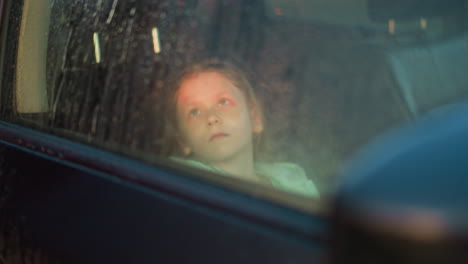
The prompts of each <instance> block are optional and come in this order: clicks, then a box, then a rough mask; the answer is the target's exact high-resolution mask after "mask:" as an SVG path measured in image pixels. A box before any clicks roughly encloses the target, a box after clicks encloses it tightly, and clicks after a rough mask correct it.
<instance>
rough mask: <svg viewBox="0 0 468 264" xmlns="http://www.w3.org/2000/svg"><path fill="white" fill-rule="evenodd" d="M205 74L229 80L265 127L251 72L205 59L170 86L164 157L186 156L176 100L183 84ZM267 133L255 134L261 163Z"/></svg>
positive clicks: (176, 77) (229, 63) (195, 64)
mask: <svg viewBox="0 0 468 264" xmlns="http://www.w3.org/2000/svg"><path fill="white" fill-rule="evenodd" d="M204 72H217V73H220V74H222V75H223V76H224V77H226V78H227V79H228V80H229V81H231V82H232V84H233V85H234V86H235V87H237V88H238V89H239V90H240V91H241V92H242V94H243V95H244V96H245V99H246V102H247V106H248V107H249V108H251V109H252V108H254V109H255V111H256V112H257V115H258V117H259V118H260V120H261V122H262V124H263V126H264V127H265V118H264V115H263V111H262V105H261V103H260V101H259V100H258V99H257V97H256V95H255V92H254V88H253V84H252V81H251V78H249V77H250V76H248V74H247V72H246V71H244V70H241V68H240V67H239V66H237V65H236V64H234V63H233V62H230V61H225V60H220V59H217V58H210V59H205V60H202V61H199V62H196V63H193V64H191V65H189V66H188V67H186V68H184V69H183V70H182V71H179V73H178V74H175V75H174V76H173V77H172V78H171V80H170V82H169V83H170V85H169V90H168V91H167V97H166V98H170V100H167V102H166V103H167V107H166V112H165V123H164V125H165V129H164V141H165V144H164V145H165V147H164V148H163V154H164V155H166V156H174V155H176V156H183V154H184V153H182V150H181V147H180V144H179V142H180V141H179V140H178V138H177V137H178V131H179V129H178V125H177V117H176V112H177V104H176V96H177V92H178V90H179V89H180V87H181V85H182V83H183V82H184V81H185V80H187V79H188V78H190V77H192V76H194V75H196V74H199V73H204ZM263 133H264V132H263V131H262V132H260V133H255V134H254V137H253V146H254V158H255V159H257V158H258V156H259V153H260V151H261V149H262V146H263V145H264V144H263V141H264V140H263Z"/></svg>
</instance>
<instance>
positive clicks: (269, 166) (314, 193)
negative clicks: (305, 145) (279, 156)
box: [256, 162, 320, 198]
mask: <svg viewBox="0 0 468 264" xmlns="http://www.w3.org/2000/svg"><path fill="white" fill-rule="evenodd" d="M256 170H257V173H258V174H260V175H262V176H264V177H266V178H268V179H269V180H270V181H271V183H272V184H273V186H274V187H276V188H277V189H281V190H284V191H289V192H294V193H299V194H302V195H306V196H311V197H316V198H318V197H320V194H319V192H318V190H317V187H316V186H315V184H314V182H313V181H312V180H311V179H309V178H308V177H307V175H306V173H305V171H304V169H303V168H302V167H301V166H299V165H298V164H295V163H290V162H275V163H263V162H257V163H256Z"/></svg>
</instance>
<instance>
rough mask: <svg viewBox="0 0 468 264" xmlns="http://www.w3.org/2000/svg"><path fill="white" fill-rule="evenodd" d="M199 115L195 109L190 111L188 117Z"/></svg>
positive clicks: (198, 110) (198, 111)
mask: <svg viewBox="0 0 468 264" xmlns="http://www.w3.org/2000/svg"><path fill="white" fill-rule="evenodd" d="M200 113H201V111H200V109H197V108H195V109H192V110H190V112H189V115H190V116H197V115H199V114H200Z"/></svg>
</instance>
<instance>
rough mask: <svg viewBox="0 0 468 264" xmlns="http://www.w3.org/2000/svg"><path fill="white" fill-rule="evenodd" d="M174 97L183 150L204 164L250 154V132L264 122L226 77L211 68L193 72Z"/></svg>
mask: <svg viewBox="0 0 468 264" xmlns="http://www.w3.org/2000/svg"><path fill="white" fill-rule="evenodd" d="M175 99H176V104H177V122H178V127H179V132H180V134H179V137H180V141H181V142H180V143H181V144H182V147H183V148H184V149H185V150H184V152H190V153H192V154H193V156H194V157H195V158H196V159H198V160H200V161H204V162H207V163H216V162H225V161H229V160H230V159H234V158H236V157H239V156H238V155H252V153H253V143H252V142H253V133H260V132H261V131H262V130H263V124H262V121H261V118H260V116H259V114H258V112H257V110H256V109H255V106H252V107H249V104H248V103H247V101H246V98H245V96H244V94H243V93H242V92H241V91H240V90H239V88H237V87H236V86H234V85H233V83H232V82H231V81H230V80H229V79H227V78H226V77H224V76H223V75H222V74H220V73H218V72H214V71H210V72H202V73H197V74H194V75H192V76H189V77H188V78H187V79H185V80H184V81H183V82H182V84H181V86H180V87H179V90H178V91H177V94H176V98H175Z"/></svg>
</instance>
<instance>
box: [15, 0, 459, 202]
mask: <svg viewBox="0 0 468 264" xmlns="http://www.w3.org/2000/svg"><path fill="white" fill-rule="evenodd" d="M400 2H401V1H400ZM449 2H450V3H449ZM449 2H447V5H446V6H444V8H441V7H440V4H439V3H438V2H437V1H404V3H405V5H407V7H406V8H398V6H392V5H391V4H389V3H387V2H385V1H377V0H375V1H365V0H360V1H344V0H333V1H331V0H307V1H305V0H294V1H290V0H289V1H286V0H266V1H251V0H243V1H233V0H224V1H221V0H219V1H218V0H198V1H196V0H192V1H187V0H185V1H183V0H165V1H164V0H163V1H155V0H139V1H135V0H81V1H68V0H41V1H36V0H34V1H33V0H29V1H25V4H24V6H28V7H29V9H26V8H24V9H23V17H22V20H21V21H22V26H21V28H19V29H18V30H17V34H18V33H19V32H20V31H21V32H22V35H21V37H20V39H19V42H18V43H19V44H18V47H19V48H18V49H19V50H18V56H17V64H16V69H17V71H16V82H15V84H14V88H15V102H14V104H13V105H14V106H15V108H14V109H15V113H16V114H15V118H16V119H17V120H22V121H26V122H28V123H29V124H31V125H34V126H35V127H37V128H39V129H43V130H46V131H49V132H52V133H56V134H58V135H61V136H65V137H69V138H72V139H75V140H80V141H82V142H86V143H88V144H91V145H95V146H99V147H103V148H105V149H109V150H112V151H118V152H120V153H124V154H126V155H129V156H134V157H137V158H139V159H144V160H146V161H148V162H153V163H156V165H158V164H159V165H161V163H158V162H157V161H156V160H158V158H160V157H164V158H166V161H167V163H168V164H171V166H174V167H183V168H188V167H191V166H192V167H193V166H194V167H197V168H198V169H200V171H204V170H209V171H211V172H215V173H216V174H217V177H230V178H235V179H239V180H241V181H246V182H251V183H252V184H253V185H254V186H260V185H265V186H269V187H271V188H272V189H277V190H280V191H288V192H291V193H296V194H299V195H304V196H305V197H312V198H319V197H320V198H322V200H324V199H326V197H327V196H328V195H329V194H332V193H333V186H334V184H335V182H336V181H337V180H339V177H337V175H339V172H340V170H341V169H342V167H343V164H345V163H346V162H347V161H348V160H350V159H352V157H353V155H355V154H356V152H357V151H359V149H360V148H361V147H362V146H363V145H365V144H367V143H369V142H370V141H372V140H373V139H374V138H375V137H377V136H379V135H381V134H383V133H386V132H387V131H389V130H391V129H393V128H395V127H398V126H402V125H406V124H409V123H411V122H412V121H414V120H416V119H418V118H420V117H424V116H426V115H427V114H428V113H432V112H433V110H434V109H438V108H439V107H441V106H443V105H448V104H454V103H461V102H464V101H465V100H466V97H467V95H468V77H467V76H468V75H467V74H466V69H467V68H468V35H467V33H466V31H467V24H468V19H467V12H468V11H467V9H468V8H467V6H468V4H467V3H468V1H449ZM400 4H401V3H400ZM45 7H47V8H45ZM28 10H29V11H28ZM33 10H34V12H33ZM48 13H50V16H49V15H48ZM38 14H45V15H38ZM26 18H27V19H26ZM28 43H29V44H28ZM31 43H35V45H31ZM28 45H29V46H28ZM31 46H32V47H31ZM31 58H35V59H34V60H32V59H31ZM32 61H33V62H32ZM7 63H8V62H7ZM10 63H12V62H10ZM31 76H32V77H31ZM33 77H34V78H33ZM12 103H13V102H12ZM281 195H283V193H281V192H278V193H277V196H278V197H280V196H281ZM278 199H279V198H278Z"/></svg>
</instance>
